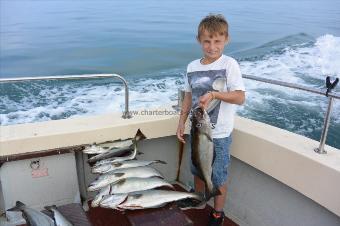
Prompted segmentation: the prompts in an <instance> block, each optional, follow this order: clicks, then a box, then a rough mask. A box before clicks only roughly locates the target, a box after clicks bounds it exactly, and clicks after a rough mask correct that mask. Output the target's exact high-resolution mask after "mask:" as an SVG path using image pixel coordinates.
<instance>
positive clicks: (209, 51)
mask: <svg viewBox="0 0 340 226" xmlns="http://www.w3.org/2000/svg"><path fill="white" fill-rule="evenodd" d="M198 41H199V43H200V44H201V46H202V50H203V53H204V58H206V60H208V61H211V62H213V61H215V60H217V59H218V58H219V57H220V56H221V55H222V53H223V50H224V46H225V44H226V43H227V41H228V38H227V37H226V36H225V35H221V34H219V33H216V34H211V33H209V32H207V31H204V32H203V33H202V34H201V35H200V37H198Z"/></svg>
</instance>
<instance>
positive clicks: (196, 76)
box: [187, 69, 226, 128]
mask: <svg viewBox="0 0 340 226" xmlns="http://www.w3.org/2000/svg"><path fill="white" fill-rule="evenodd" d="M187 76H188V82H189V85H190V87H191V90H192V91H191V92H192V109H194V108H195V107H197V106H198V102H199V98H200V97H201V96H202V95H204V94H205V93H207V92H208V91H212V90H214V89H213V83H214V81H216V80H217V79H226V69H222V70H209V71H193V72H189V73H188V74H187ZM220 105H221V102H219V103H218V104H217V105H216V107H215V108H214V109H213V110H212V111H210V112H209V117H210V122H211V124H212V125H213V128H214V125H215V124H216V123H217V119H218V113H219V110H220Z"/></svg>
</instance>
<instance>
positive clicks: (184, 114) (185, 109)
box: [176, 92, 192, 143]
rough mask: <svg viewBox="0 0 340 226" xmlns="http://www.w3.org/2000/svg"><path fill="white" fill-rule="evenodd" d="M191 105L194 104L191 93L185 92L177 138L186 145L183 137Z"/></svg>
mask: <svg viewBox="0 0 340 226" xmlns="http://www.w3.org/2000/svg"><path fill="white" fill-rule="evenodd" d="M191 104H192V96H191V92H185V95H184V99H183V103H182V109H181V112H180V116H179V122H178V128H177V133H176V135H177V138H178V139H179V140H180V141H181V142H183V143H185V141H184V137H183V135H184V128H185V122H186V120H187V118H188V115H189V112H190V109H191Z"/></svg>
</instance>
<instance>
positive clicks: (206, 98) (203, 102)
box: [199, 93, 213, 109]
mask: <svg viewBox="0 0 340 226" xmlns="http://www.w3.org/2000/svg"><path fill="white" fill-rule="evenodd" d="M212 100H213V96H212V94H211V93H206V94H204V95H203V96H201V97H200V99H199V106H200V107H203V108H204V109H207V108H208V104H209V103H210V101H212Z"/></svg>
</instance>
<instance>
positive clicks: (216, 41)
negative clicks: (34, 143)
mask: <svg viewBox="0 0 340 226" xmlns="http://www.w3.org/2000/svg"><path fill="white" fill-rule="evenodd" d="M197 41H198V42H199V43H200V45H201V47H202V51H203V58H201V59H197V60H194V61H192V62H191V63H190V64H189V65H188V67H187V74H186V76H185V96H184V100H183V104H182V110H181V115H180V119H179V123H178V129H177V138H178V139H179V140H180V141H181V142H183V143H185V141H184V138H183V133H184V125H185V121H186V119H187V117H188V114H189V111H190V109H191V108H192V109H193V108H195V107H196V106H201V107H203V108H205V109H209V112H208V114H209V116H210V120H211V126H212V127H211V128H212V138H213V143H214V162H213V165H212V171H213V173H212V181H213V183H214V185H215V186H216V187H218V188H219V191H220V192H221V195H218V196H215V197H214V210H213V211H212V213H211V214H210V219H209V225H211V226H213V225H223V218H224V212H223V206H224V202H225V199H226V192H227V184H226V181H227V167H228V165H229V162H230V154H229V146H230V143H231V132H232V130H233V127H234V114H235V107H236V105H241V104H243V103H244V101H245V88H244V84H243V81H242V75H241V72H240V68H239V65H238V63H237V62H236V61H235V60H234V59H233V58H231V57H228V56H225V55H223V50H224V46H225V45H226V44H227V43H228V41H229V34H228V23H227V21H226V20H225V18H224V17H223V16H222V15H220V14H218V15H213V14H210V15H208V16H207V17H205V18H204V19H203V20H202V21H201V22H200V24H199V26H198V35H197ZM221 81H222V85H221ZM214 99H216V100H218V104H217V105H216V103H214V108H213V109H211V105H209V103H210V102H211V101H212V100H214ZM216 100H215V101H213V102H216ZM191 171H192V173H193V174H194V182H195V191H196V192H202V193H204V187H205V185H204V182H203V181H202V180H201V179H200V178H199V177H198V174H197V171H196V169H195V167H194V166H193V165H191Z"/></svg>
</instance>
